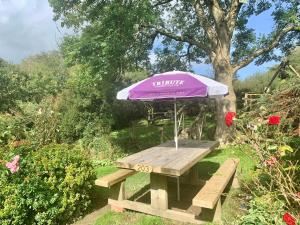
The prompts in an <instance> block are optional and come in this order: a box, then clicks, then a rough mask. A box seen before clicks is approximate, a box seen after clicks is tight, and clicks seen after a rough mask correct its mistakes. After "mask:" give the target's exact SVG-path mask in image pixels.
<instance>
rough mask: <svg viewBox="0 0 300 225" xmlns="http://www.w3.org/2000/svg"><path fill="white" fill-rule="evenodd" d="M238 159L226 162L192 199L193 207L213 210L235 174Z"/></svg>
mask: <svg viewBox="0 0 300 225" xmlns="http://www.w3.org/2000/svg"><path fill="white" fill-rule="evenodd" d="M238 163H239V159H233V158H230V159H228V160H226V161H225V162H224V163H223V164H222V165H221V166H220V168H219V169H218V170H217V172H216V173H215V174H214V175H213V176H212V177H211V178H210V179H209V180H208V181H207V182H206V183H205V185H204V186H203V187H202V188H201V190H200V191H199V192H198V193H197V195H196V196H195V197H194V198H193V205H194V206H198V207H203V208H208V209H213V208H214V207H215V205H216V204H217V202H218V200H219V199H220V197H221V195H222V193H223V191H224V189H225V188H226V186H227V184H228V183H229V181H230V180H231V178H232V176H233V175H234V174H235V171H236V168H237V165H238Z"/></svg>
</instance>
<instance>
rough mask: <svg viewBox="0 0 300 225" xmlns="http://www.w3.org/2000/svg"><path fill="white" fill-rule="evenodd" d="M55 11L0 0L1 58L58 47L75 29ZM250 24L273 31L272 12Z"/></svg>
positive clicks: (23, 0)
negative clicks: (61, 22) (58, 18)
mask: <svg viewBox="0 0 300 225" xmlns="http://www.w3.org/2000/svg"><path fill="white" fill-rule="evenodd" d="M52 18H53V12H52V9H51V7H50V6H49V3H48V1H47V0H0V58H3V59H5V60H7V61H9V62H11V63H20V62H21V61H22V60H23V59H24V58H26V57H28V56H30V55H34V54H38V53H41V52H46V51H51V50H56V49H57V48H58V44H59V43H60V42H61V40H62V38H63V36H64V35H67V34H70V33H71V31H70V30H67V29H65V28H61V27H60V25H59V23H57V22H54V21H53V20H52ZM249 26H250V27H252V28H254V29H255V30H256V32H257V33H258V34H259V33H261V34H264V33H268V32H270V31H271V30H272V26H273V22H272V19H271V18H270V15H269V12H265V13H263V14H262V15H260V16H258V17H252V18H251V19H250V20H249ZM274 64H275V62H268V63H265V64H263V65H261V66H255V65H254V64H253V63H251V64H250V65H248V66H247V67H245V68H243V69H241V70H240V71H238V76H239V78H240V79H244V78H246V77H248V76H250V75H252V74H254V73H256V72H264V71H266V70H268V68H270V67H271V66H274ZM193 69H194V71H195V72H197V73H201V74H207V75H211V74H212V73H213V72H212V68H211V66H210V65H205V64H198V65H193Z"/></svg>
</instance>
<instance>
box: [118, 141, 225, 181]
mask: <svg viewBox="0 0 300 225" xmlns="http://www.w3.org/2000/svg"><path fill="white" fill-rule="evenodd" d="M218 144H219V142H217V141H199V140H179V144H178V149H177V150H176V148H175V144H174V141H168V142H165V143H163V144H160V145H158V146H155V147H152V148H148V149H146V150H143V151H141V152H138V153H135V154H132V155H130V156H127V157H125V158H123V159H119V160H117V162H116V164H117V166H118V167H120V168H126V169H133V170H136V171H144V172H153V173H159V174H164V175H169V176H181V175H182V174H183V173H185V172H186V171H187V170H189V169H190V168H191V167H192V166H194V165H195V164H196V163H197V162H198V161H200V160H201V159H202V158H204V157H205V156H206V155H207V154H208V153H210V152H211V151H212V150H213V149H214V148H215V147H217V146H218Z"/></svg>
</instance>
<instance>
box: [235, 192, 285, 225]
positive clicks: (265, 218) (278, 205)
mask: <svg viewBox="0 0 300 225" xmlns="http://www.w3.org/2000/svg"><path fill="white" fill-rule="evenodd" d="M284 212H285V211H284V202H282V201H278V200H274V199H273V198H272V197H271V196H270V195H263V196H261V197H256V198H254V199H253V200H251V201H250V209H249V212H248V214H247V215H245V216H243V217H242V218H241V220H240V223H239V224H240V225H252V224H256V225H269V224H276V225H284V224H285V223H284V222H283V220H282V216H283V214H284Z"/></svg>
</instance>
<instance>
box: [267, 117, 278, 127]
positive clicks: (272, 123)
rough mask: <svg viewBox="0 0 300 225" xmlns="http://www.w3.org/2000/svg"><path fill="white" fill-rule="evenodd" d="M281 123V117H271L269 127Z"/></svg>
mask: <svg viewBox="0 0 300 225" xmlns="http://www.w3.org/2000/svg"><path fill="white" fill-rule="evenodd" d="M279 123H280V116H270V117H269V121H268V124H269V125H278V124H279Z"/></svg>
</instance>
